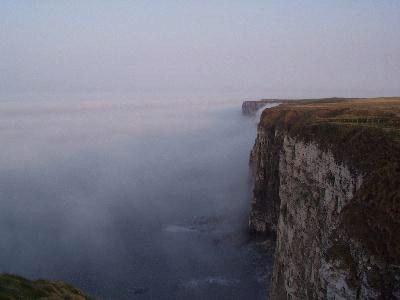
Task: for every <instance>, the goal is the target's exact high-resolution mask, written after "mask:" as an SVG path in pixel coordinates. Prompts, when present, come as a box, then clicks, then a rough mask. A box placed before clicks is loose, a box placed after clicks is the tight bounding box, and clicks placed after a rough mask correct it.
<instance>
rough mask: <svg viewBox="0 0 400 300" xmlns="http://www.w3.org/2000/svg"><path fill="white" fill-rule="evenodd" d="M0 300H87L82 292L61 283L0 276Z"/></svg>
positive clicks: (14, 276) (5, 275)
mask: <svg viewBox="0 0 400 300" xmlns="http://www.w3.org/2000/svg"><path fill="white" fill-rule="evenodd" d="M0 299H4V300H17V299H18V300H19V299H32V300H33V299H70V300H89V299H91V298H90V297H88V296H86V295H85V294H84V293H83V292H82V291H80V290H78V289H77V288H75V287H73V286H72V285H70V284H67V283H65V282H61V281H48V280H34V281H31V280H28V279H26V278H23V277H20V276H16V275H10V274H2V275H0Z"/></svg>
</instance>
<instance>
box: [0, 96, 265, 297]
mask: <svg viewBox="0 0 400 300" xmlns="http://www.w3.org/2000/svg"><path fill="white" fill-rule="evenodd" d="M0 115H1V121H0V128H1V131H0V138H1V143H2V148H1V149H0V154H1V155H0V193H1V194H0V195H1V206H0V208H1V209H0V228H1V229H0V271H1V272H11V273H18V274H20V275H24V276H28V277H31V278H39V277H44V278H49V279H59V280H66V281H69V282H71V283H73V284H76V285H77V286H78V287H80V288H82V289H84V290H85V291H86V292H88V293H91V294H93V295H95V296H96V295H97V296H100V297H102V298H103V297H104V298H112V299H132V298H133V297H139V296H143V297H145V298H146V297H147V298H155V299H163V298H164V299H171V298H178V299H179V298H182V299H184V298H187V297H191V298H194V299H196V298H198V299H204V297H207V298H208V299H213V298H215V299H217V298H226V299H232V297H233V296H234V297H236V298H235V299H241V298H242V299H248V298H251V299H258V298H262V297H266V294H267V291H266V290H265V285H266V283H265V281H266V279H265V278H266V276H267V277H268V276H269V273H268V270H264V266H265V264H267V263H268V261H269V259H270V257H268V256H263V255H261V254H260V253H259V252H257V251H256V250H255V249H254V245H252V244H247V243H243V241H245V240H246V236H245V231H246V224H247V213H248V199H249V191H248V182H247V179H248V177H247V176H248V155H249V151H250V148H251V145H252V143H253V140H254V137H255V125H254V123H255V122H254V120H252V119H249V118H245V117H242V115H241V112H240V105H235V106H233V105H214V106H210V105H201V104H196V105H195V104H192V105H182V103H181V104H180V105H178V104H177V103H174V104H172V103H170V104H169V105H162V104H161V103H157V104H154V103H153V104H145V105H144V104H138V103H137V102H129V101H125V102H118V101H109V102H107V101H86V102H83V101H79V102H65V103H63V104H57V105H54V104H52V103H51V102H40V103H28V102H27V103H20V104H10V103H8V104H7V103H2V104H1V106H0ZM260 260H263V267H262V268H260V265H261V264H260ZM257 265H258V269H257Z"/></svg>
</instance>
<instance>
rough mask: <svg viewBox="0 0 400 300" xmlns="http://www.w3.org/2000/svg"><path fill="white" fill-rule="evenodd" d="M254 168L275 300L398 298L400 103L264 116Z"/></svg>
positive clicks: (283, 109) (337, 102)
mask: <svg viewBox="0 0 400 300" xmlns="http://www.w3.org/2000/svg"><path fill="white" fill-rule="evenodd" d="M250 162H251V167H252V170H253V179H254V186H253V193H252V202H251V212H250V220H249V224H250V228H251V230H253V231H256V232H261V233H268V234H271V235H273V236H275V237H276V249H275V263H274V271H273V280H272V290H271V298H272V299H376V298H381V299H393V298H394V299H396V298H400V98H376V99H335V98H332V99H323V101H318V100H312V101H310V100H303V101H300V102H290V103H289V102H284V103H283V104H281V105H279V106H277V107H273V108H270V109H266V110H264V111H263V113H262V115H261V120H260V123H259V125H258V130H257V138H256V142H255V144H254V147H253V150H252V152H251V157H250Z"/></svg>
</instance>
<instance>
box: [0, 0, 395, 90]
mask: <svg viewBox="0 0 400 300" xmlns="http://www.w3.org/2000/svg"><path fill="white" fill-rule="evenodd" d="M92 91H95V92H119V93H124V92H127V93H128V92H133V93H135V92H159V93H165V94H169V95H174V94H190V93H195V92H201V93H207V92H210V93H211V92H212V93H217V94H218V93H226V92H228V93H229V92H232V93H236V94H237V95H241V96H242V95H243V96H244V97H245V96H247V95H252V96H258V95H259V96H260V97H264V96H265V97H267V96H269V95H274V96H275V95H282V96H288V95H289V96H291V95H292V96H296V95H298V96H299V97H302V96H307V95H310V96H312V95H321V96H377V95H386V96H389V95H400V1H398V0H381V1H376V0H374V1H369V0H359V1H351V0H337V1H320V0H318V1H282V0H281V1H266V0H265V1H235V0H226V1H224V0H220V1H200V0H199V1H192V0H182V1H174V0H169V1H53V0H49V1H46V0H40V1H34V0H32V1H15V0H10V1H7V0H2V1H1V2H0V93H19V92H55V93H58V92H60V93H63V92H92Z"/></svg>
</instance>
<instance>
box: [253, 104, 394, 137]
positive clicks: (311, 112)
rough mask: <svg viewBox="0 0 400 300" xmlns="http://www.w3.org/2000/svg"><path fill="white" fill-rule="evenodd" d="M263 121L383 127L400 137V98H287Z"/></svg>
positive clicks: (265, 115)
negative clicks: (292, 99) (293, 99)
mask: <svg viewBox="0 0 400 300" xmlns="http://www.w3.org/2000/svg"><path fill="white" fill-rule="evenodd" d="M261 122H262V124H263V125H265V126H268V125H269V124H277V123H279V124H280V125H282V126H284V127H285V128H289V127H292V126H296V127H303V126H306V125H308V126H310V125H313V124H314V125H316V124H321V123H329V124H335V125H346V126H362V127H368V128H380V129H382V130H383V131H386V132H390V133H391V134H393V137H395V138H396V139H399V138H400V97H393V98H370V99H336V98H330V99H315V100H299V102H297V101H290V102H289V101H286V102H283V104H281V105H279V106H277V107H274V108H271V109H268V110H267V111H265V112H264V114H263V116H262V117H261Z"/></svg>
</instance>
